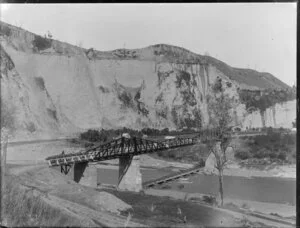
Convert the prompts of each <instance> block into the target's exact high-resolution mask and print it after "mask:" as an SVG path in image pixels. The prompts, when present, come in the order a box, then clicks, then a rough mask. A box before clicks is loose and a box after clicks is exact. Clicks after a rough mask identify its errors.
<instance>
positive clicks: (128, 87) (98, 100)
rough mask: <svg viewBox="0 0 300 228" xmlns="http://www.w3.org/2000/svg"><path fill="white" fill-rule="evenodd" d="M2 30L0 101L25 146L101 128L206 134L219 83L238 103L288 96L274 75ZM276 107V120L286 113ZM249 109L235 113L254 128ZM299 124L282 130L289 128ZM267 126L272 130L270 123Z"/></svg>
mask: <svg viewBox="0 0 300 228" xmlns="http://www.w3.org/2000/svg"><path fill="white" fill-rule="evenodd" d="M0 25H1V33H0V39H1V93H2V94H1V95H2V97H3V102H4V103H5V102H6V103H9V104H10V106H12V107H11V109H10V111H11V110H12V111H11V112H12V113H13V116H14V122H15V128H16V129H18V131H17V132H16V134H15V137H16V138H19V139H21V138H22V139H24V138H26V137H30V138H32V137H57V136H58V135H59V134H64V135H66V134H68V135H69V134H71V133H74V132H78V131H80V130H82V129H86V128H97V127H103V128H116V127H123V126H125V127H130V128H143V127H155V128H165V127H168V128H183V127H198V126H201V125H202V126H205V125H207V123H208V120H209V116H208V113H207V100H208V97H209V95H210V94H211V93H212V90H211V84H212V83H214V81H215V80H216V79H217V78H221V79H222V83H223V85H224V86H225V87H226V91H227V92H228V93H229V94H231V95H232V96H234V97H236V99H237V100H238V101H239V102H240V101H241V99H240V96H241V91H244V90H245V91H259V92H260V91H262V90H265V89H272V88H276V89H277V90H283V91H287V90H290V87H289V86H287V85H286V84H284V83H283V82H281V81H280V80H278V79H276V78H275V77H274V76H272V75H270V74H268V73H259V72H257V71H254V70H250V69H237V68H232V67H230V66H228V65H227V64H225V63H223V62H221V61H219V60H217V59H214V58H212V57H208V56H201V55H197V54H195V53H192V52H190V51H188V50H186V49H183V48H179V47H174V46H170V45H163V44H162V45H153V46H149V47H146V48H142V49H135V50H124V49H122V50H121V49H119V50H114V51H108V52H100V51H95V50H93V49H89V50H86V49H83V48H80V47H76V46H73V45H70V44H67V43H63V42H60V41H57V40H53V39H48V38H44V37H40V36H38V35H35V34H33V33H30V32H28V31H25V30H23V29H20V28H16V27H14V26H11V25H8V24H6V23H3V22H0ZM284 96H285V95H284ZM286 100H287V99H286ZM281 102H282V101H281ZM274 104H275V103H274V102H273V103H272V102H271V103H270V104H267V105H263V107H259V106H258V107H256V109H254V110H252V111H253V113H254V114H253V115H254V116H264V115H265V114H264V113H268V108H272V106H274ZM293 106H295V105H292V106H291V107H293ZM276 107H277V106H275V111H274V112H273V113H274V115H272V119H273V118H274V117H275V118H276V119H278V118H277V116H278V115H279V113H281V111H280V109H278V108H276ZM246 108H247V106H246V101H243V102H240V105H239V106H238V107H237V108H236V110H235V112H234V115H235V116H236V118H235V119H236V124H237V125H242V126H243V127H245V126H246V125H249V120H248V119H249V117H247V116H248V112H247V111H246ZM259 108H260V109H259ZM257 110H262V111H261V112H260V113H259V112H258V111H257ZM278 110H279V111H278ZM294 110H295V108H294V109H293V110H291V112H289V113H293V111H294ZM295 116H296V115H295V113H294V114H291V119H289V120H287V121H286V123H282V126H287V127H290V126H289V125H291V121H292V120H294V118H295ZM247 118H248V119H247ZM250 118H252V119H255V120H254V123H251V124H252V125H253V126H252V127H254V126H261V125H262V121H261V120H260V119H258V120H256V119H257V118H256V117H255V118H254V117H250ZM252 119H251V120H252ZM247 121H248V122H247ZM263 122H266V123H267V125H268V124H269V123H271V125H272V126H273V125H274V124H273V122H274V121H273V122H272V121H270V120H269V118H268V119H267V120H266V121H265V120H264V119H263ZM275 122H276V121H275ZM277 124H279V123H277Z"/></svg>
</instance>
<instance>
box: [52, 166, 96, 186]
mask: <svg viewBox="0 0 300 228" xmlns="http://www.w3.org/2000/svg"><path fill="white" fill-rule="evenodd" d="M54 168H55V169H59V170H60V169H61V168H60V167H54ZM66 175H67V176H69V177H70V178H71V179H72V180H74V181H75V182H76V183H78V184H82V185H85V186H90V187H97V168H96V167H95V166H94V165H89V163H88V162H82V163H75V164H73V165H72V166H71V168H70V170H69V171H68V172H67V173H66Z"/></svg>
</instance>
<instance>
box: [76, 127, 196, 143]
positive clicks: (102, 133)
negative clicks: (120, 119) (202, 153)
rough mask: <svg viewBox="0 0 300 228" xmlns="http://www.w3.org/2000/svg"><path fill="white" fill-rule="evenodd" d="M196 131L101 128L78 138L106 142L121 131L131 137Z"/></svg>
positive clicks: (120, 133)
mask: <svg viewBox="0 0 300 228" xmlns="http://www.w3.org/2000/svg"><path fill="white" fill-rule="evenodd" d="M194 132H196V131H195V130H193V129H184V130H182V131H170V130H169V129H168V128H164V129H161V130H159V129H154V128H143V129H142V130H133V129H130V128H126V127H124V128H121V129H109V130H105V129H101V130H91V129H90V130H88V131H86V132H83V133H81V134H80V139H81V140H85V141H89V142H107V141H110V140H112V139H113V138H114V137H119V136H121V135H122V134H123V133H128V134H129V135H130V136H131V137H143V135H147V136H164V135H178V134H186V133H194Z"/></svg>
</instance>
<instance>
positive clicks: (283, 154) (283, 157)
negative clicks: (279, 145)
mask: <svg viewBox="0 0 300 228" xmlns="http://www.w3.org/2000/svg"><path fill="white" fill-rule="evenodd" d="M278 159H280V160H282V161H285V160H286V153H284V152H280V153H279V154H278Z"/></svg>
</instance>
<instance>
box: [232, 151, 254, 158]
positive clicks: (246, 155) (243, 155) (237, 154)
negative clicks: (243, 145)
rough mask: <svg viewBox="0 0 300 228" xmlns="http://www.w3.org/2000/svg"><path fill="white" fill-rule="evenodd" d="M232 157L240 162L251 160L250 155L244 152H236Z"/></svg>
mask: <svg viewBox="0 0 300 228" xmlns="http://www.w3.org/2000/svg"><path fill="white" fill-rule="evenodd" d="M234 157H236V158H238V159H241V160H246V159H249V158H251V153H250V152H249V151H246V150H237V151H236V152H235V154H234Z"/></svg>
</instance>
